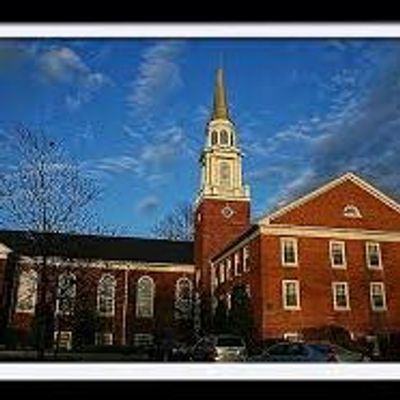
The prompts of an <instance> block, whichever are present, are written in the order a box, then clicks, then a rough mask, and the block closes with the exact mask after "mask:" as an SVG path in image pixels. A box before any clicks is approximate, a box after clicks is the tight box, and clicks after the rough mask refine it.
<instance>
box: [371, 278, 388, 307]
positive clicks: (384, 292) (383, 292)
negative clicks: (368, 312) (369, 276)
mask: <svg viewBox="0 0 400 400" xmlns="http://www.w3.org/2000/svg"><path fill="white" fill-rule="evenodd" d="M374 286H380V288H381V293H382V299H383V306H382V307H376V306H375V305H374V298H373V287H374ZM369 298H370V302H371V309H372V311H378V312H379V311H386V310H387V303H386V291H385V284H384V283H383V282H377V281H376V282H370V284H369Z"/></svg>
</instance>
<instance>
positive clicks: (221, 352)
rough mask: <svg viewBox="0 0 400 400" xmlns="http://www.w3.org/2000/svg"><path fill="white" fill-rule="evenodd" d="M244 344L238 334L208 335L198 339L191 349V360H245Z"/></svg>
mask: <svg viewBox="0 0 400 400" xmlns="http://www.w3.org/2000/svg"><path fill="white" fill-rule="evenodd" d="M246 356H247V351H246V344H245V342H244V340H243V339H242V338H241V337H240V336H235V335H228V334H224V335H209V336H205V337H203V338H202V339H200V340H199V341H198V342H197V343H196V344H195V345H194V346H193V347H192V349H191V352H190V359H191V360H193V361H245V359H246Z"/></svg>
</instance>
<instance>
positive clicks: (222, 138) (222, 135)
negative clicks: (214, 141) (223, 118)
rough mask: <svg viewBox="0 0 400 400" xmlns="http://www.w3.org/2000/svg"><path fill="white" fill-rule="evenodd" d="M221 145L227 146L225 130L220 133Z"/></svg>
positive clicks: (227, 138) (227, 139)
mask: <svg viewBox="0 0 400 400" xmlns="http://www.w3.org/2000/svg"><path fill="white" fill-rule="evenodd" d="M221 144H223V145H227V144H229V137H228V132H227V131H226V130H222V131H221Z"/></svg>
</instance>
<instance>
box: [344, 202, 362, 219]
mask: <svg viewBox="0 0 400 400" xmlns="http://www.w3.org/2000/svg"><path fill="white" fill-rule="evenodd" d="M343 215H344V216H345V217H346V218H361V213H360V210H359V209H358V208H357V207H356V206H353V205H351V204H349V205H347V206H346V207H345V208H344V209H343Z"/></svg>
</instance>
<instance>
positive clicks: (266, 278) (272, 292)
mask: <svg viewBox="0 0 400 400" xmlns="http://www.w3.org/2000/svg"><path fill="white" fill-rule="evenodd" d="M380 246H381V252H382V262H383V270H382V271H375V270H373V271H372V270H369V269H368V268H367V266H366V259H365V242H363V241H360V240H348V241H346V258H347V269H346V270H338V269H332V267H331V265H330V257H329V240H328V239H319V238H298V257H299V258H298V261H299V266H298V267H282V266H281V264H280V260H281V256H280V238H279V237H272V236H262V239H261V255H260V264H261V268H260V269H261V286H262V296H263V299H262V303H263V304H262V305H263V307H262V308H263V310H264V311H263V318H262V321H260V323H261V324H262V329H263V336H264V338H265V337H282V335H283V334H284V333H285V332H291V331H298V332H299V331H301V330H302V329H303V328H307V327H319V326H323V325H330V324H334V325H340V326H343V327H344V328H346V329H348V330H349V331H352V332H354V333H355V334H358V335H364V334H367V333H368V332H370V331H372V330H377V331H385V330H400V297H399V296H398V293H400V268H399V266H400V243H393V242H391V243H389V242H381V243H380ZM283 279H298V280H299V281H300V304H301V310H298V311H297V310H296V311H288V310H284V309H283V304H282V289H281V287H282V286H281V285H282V283H281V282H282V280H283ZM333 281H346V282H348V284H349V293H350V307H351V310H350V311H335V310H334V309H333V297H332V286H331V285H332V282H333ZM371 281H382V282H384V284H385V290H386V301H387V307H388V310H387V311H386V312H373V311H372V310H371V306H370V293H369V283H370V282H371Z"/></svg>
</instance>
